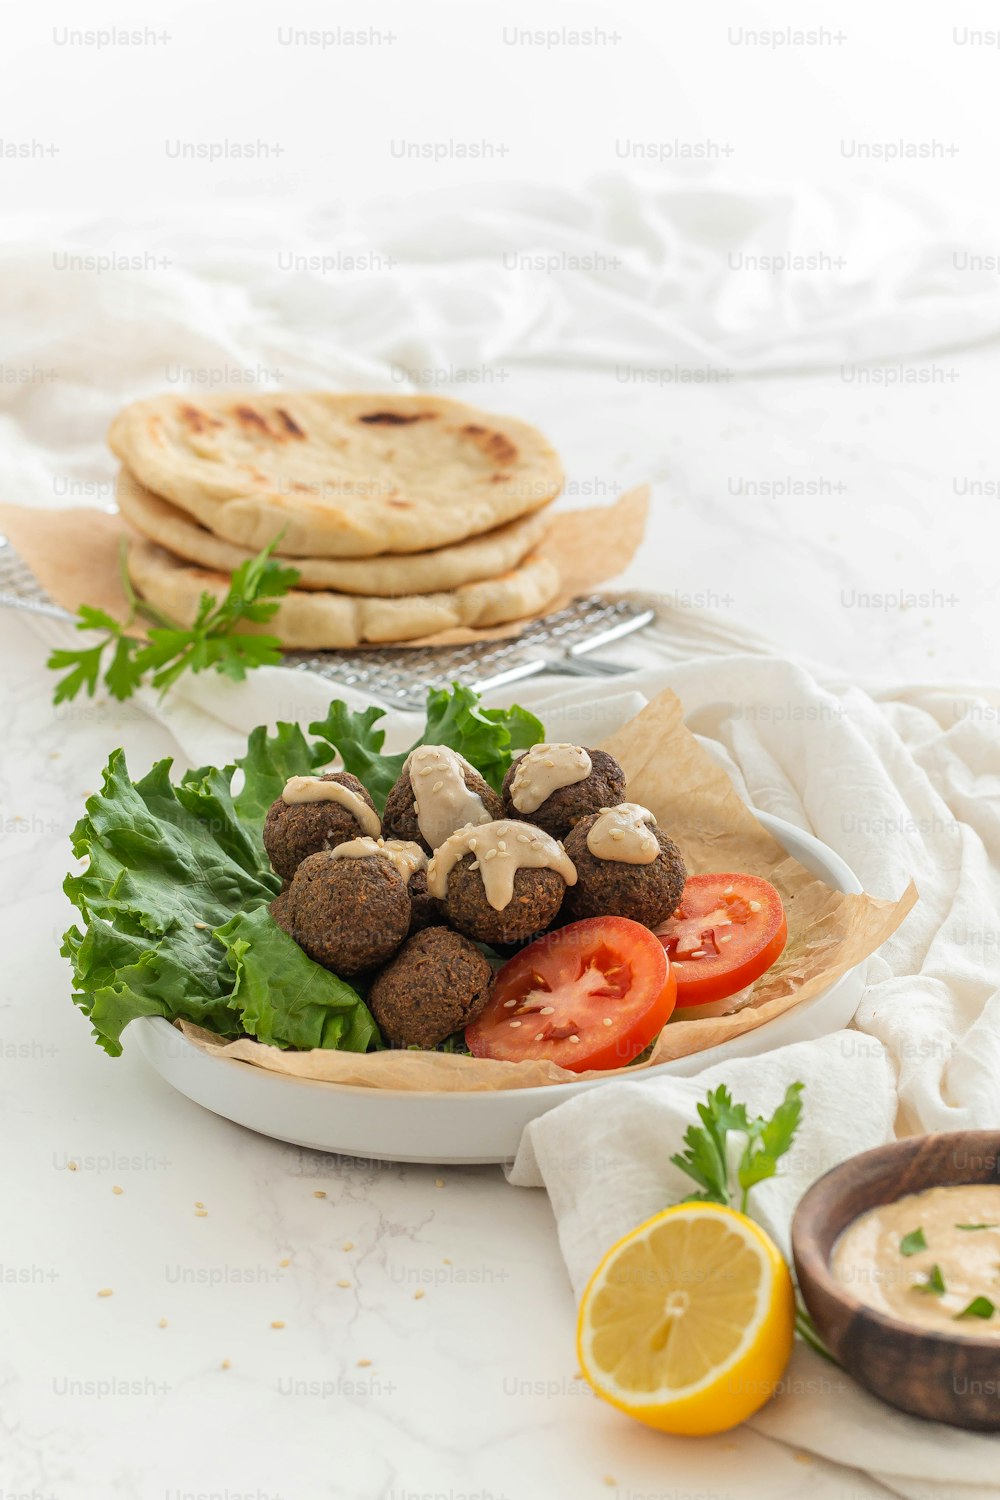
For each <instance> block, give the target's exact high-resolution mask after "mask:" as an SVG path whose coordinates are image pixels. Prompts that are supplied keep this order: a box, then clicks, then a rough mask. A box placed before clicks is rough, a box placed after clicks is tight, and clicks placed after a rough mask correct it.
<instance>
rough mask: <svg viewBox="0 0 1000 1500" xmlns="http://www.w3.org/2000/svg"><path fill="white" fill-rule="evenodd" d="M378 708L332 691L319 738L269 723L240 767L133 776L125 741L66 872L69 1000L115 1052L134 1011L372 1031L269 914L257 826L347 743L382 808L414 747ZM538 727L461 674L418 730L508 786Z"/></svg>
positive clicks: (356, 1033) (237, 1028) (281, 1039)
mask: <svg viewBox="0 0 1000 1500" xmlns="http://www.w3.org/2000/svg"><path fill="white" fill-rule="evenodd" d="M383 716H384V711H383V710H382V709H378V708H369V709H367V710H365V711H364V712H363V713H356V712H352V711H351V710H349V709H348V708H347V706H346V705H345V704H344V703H342V702H334V703H332V704H331V705H330V709H329V712H328V714H327V716H326V718H325V719H323V720H321V721H319V722H317V723H315V724H312V725H310V732H311V733H312V734H313V735H315V736H316V739H314V740H312V741H310V740H308V739H307V738H306V736H305V735H304V734H303V733H302V730H301V729H300V728H299V726H298V725H296V724H278V725H277V726H276V728H275V730H274V732H273V733H270V734H269V733H268V732H267V730H266V729H265V728H263V727H261V728H258V729H255V730H254V731H253V733H252V734H251V735H250V739H249V742H248V745H247V751H246V754H245V755H244V756H242V757H241V758H240V759H238V760H237V762H236V764H235V765H233V766H226V767H224V768H222V769H216V768H215V767H213V766H204V767H202V768H200V769H199V770H196V771H189V772H187V773H186V774H185V775H184V776H182V777H181V779H180V781H178V782H172V781H171V779H170V770H171V762H170V761H169V760H163V761H160V762H159V763H158V764H156V765H154V766H153V768H152V770H151V771H149V772H148V774H147V775H146V776H144V777H143V778H142V780H141V781H137V782H133V781H132V779H131V777H130V776H129V773H128V767H127V766H126V763H125V755H124V752H123V751H122V750H115V751H114V752H113V753H112V755H111V758H110V760H109V761H108V765H107V768H106V770H105V772H104V778H103V785H102V788H101V790H100V791H99V792H98V793H96V794H95V795H94V796H93V797H91V798H90V799H89V800H88V802H87V805H86V813H85V816H84V817H83V818H82V819H81V820H80V822H79V823H78V824H77V826H76V828H75V830H74V832H73V835H72V844H73V853H74V854H75V855H76V857H77V858H78V859H82V860H86V861H87V865H86V869H85V870H83V871H82V872H80V873H78V874H71V875H69V876H67V879H66V882H65V886H64V889H65V891H66V894H67V895H68V896H69V898H70V900H71V901H72V903H73V905H74V906H75V907H76V908H77V910H78V911H79V913H80V918H81V925H80V926H73V927H71V928H70V929H69V931H68V932H67V933H66V935H65V938H64V940H63V947H62V952H63V954H64V955H65V956H66V957H67V958H68V959H69V960H70V963H71V965H72V969H73V980H74V995H73V999H74V1001H75V1002H76V1004H77V1005H79V1006H80V1008H81V1010H82V1011H83V1012H84V1014H85V1015H86V1016H88V1018H89V1019H90V1022H91V1025H92V1027H93V1029H94V1035H95V1037H96V1040H97V1042H98V1043H99V1045H100V1046H102V1047H103V1048H104V1049H105V1050H106V1051H107V1052H109V1053H111V1054H112V1055H113V1056H117V1055H118V1054H119V1053H120V1052H121V1050H122V1048H121V1036H122V1032H123V1031H124V1029H125V1027H126V1026H127V1025H128V1023H129V1022H130V1021H131V1020H134V1019H135V1017H136V1016H163V1017H164V1018H165V1019H166V1020H169V1021H174V1020H187V1021H192V1022H194V1023H196V1024H197V1025H199V1026H203V1027H205V1028H206V1029H207V1030H209V1031H213V1032H215V1033H217V1034H218V1035H219V1036H222V1037H229V1038H232V1037H237V1036H244V1035H247V1036H253V1037H256V1038H258V1039H259V1040H260V1041H262V1042H267V1043H269V1044H271V1045H272V1046H278V1047H296V1048H306V1047H335V1048H341V1049H343V1050H347V1051H352V1052H364V1051H366V1050H368V1049H369V1048H370V1047H377V1046H378V1045H379V1041H380V1039H379V1035H378V1030H377V1028H376V1026H375V1023H374V1021H373V1020H372V1017H371V1015H370V1014H369V1012H368V1010H367V1008H366V1006H365V1004H364V1002H363V1001H362V999H361V997H360V996H359V995H358V994H357V992H356V991H355V990H354V989H353V988H352V987H351V986H350V985H349V984H347V983H346V982H345V981H344V980H342V979H339V978H338V977H337V976H336V975H334V974H331V973H329V971H328V970H326V969H324V968H322V967H321V966H320V965H318V964H316V963H314V962H313V960H312V959H311V958H309V957H308V956H307V955H306V954H305V953H304V952H303V951H302V949H301V948H299V946H298V945H297V944H296V943H295V942H293V941H292V939H291V938H289V937H288V936H287V935H286V934H285V933H284V932H283V931H282V930H281V929H280V928H279V927H278V926H277V924H276V923H275V922H274V920H273V918H272V917H271V915H270V912H269V910H268V906H269V904H270V902H271V901H272V900H273V898H274V896H275V895H276V894H277V891H278V889H279V887H280V881H279V880H278V878H277V876H275V875H274V874H273V872H272V871H271V869H270V866H269V864H268V861H267V856H266V854H265V852H264V846H263V842H262V838H261V831H262V828H263V824H264V818H265V816H266V814H267V810H268V808H269V807H270V805H271V803H272V802H273V801H274V800H275V798H277V797H278V796H280V794H281V791H282V788H283V787H284V785H285V782H286V781H287V779H288V777H289V776H296V775H308V774H310V773H311V772H315V771H316V770H318V769H319V768H320V767H321V766H324V765H328V764H329V763H330V762H331V761H332V760H333V759H334V757H335V756H336V755H338V754H339V756H340V758H341V761H342V763H343V765H344V766H345V767H346V768H347V769H348V770H349V771H352V772H353V773H354V774H355V775H357V776H359V777H360V779H361V780H362V781H363V782H364V783H365V785H366V786H367V787H368V789H369V791H370V792H371V795H372V798H373V800H374V801H375V803H376V805H377V806H378V808H379V810H380V811H381V809H382V808H383V807H384V805H385V799H386V796H387V794H388V792H389V789H390V787H391V786H392V783H393V782H394V781H395V779H396V777H397V776H398V774H399V771H400V769H401V767H402V764H403V761H404V760H405V758H406V754H407V752H406V751H403V752H401V753H399V754H396V755H384V754H383V753H382V745H383V742H384V739H385V735H384V732H383V731H382V730H381V729H379V728H378V727H377V725H378V721H379V720H380V719H381V718H382V717H383ZM542 737H543V730H542V726H541V724H540V723H539V722H538V720H537V719H535V718H534V717H533V716H532V715H531V714H528V713H526V712H525V710H523V709H520V708H516V707H515V708H512V709H509V710H507V709H498V710H494V709H489V710H484V709H482V708H481V707H480V706H479V700H478V697H477V695H476V694H475V693H473V692H471V691H470V690H469V689H467V688H460V687H457V686H456V687H455V689H454V690H453V691H451V692H443V691H441V692H436V691H432V692H431V693H430V694H429V695H428V708H427V725H426V728H425V730H424V733H423V735H422V736H421V737H420V739H419V740H418V741H417V743H418V744H441V745H450V746H451V747H452V748H453V749H456V750H458V751H459V752H460V753H461V754H462V755H464V756H465V758H466V759H467V760H469V761H470V762H471V763H472V764H473V765H474V766H476V768H477V769H478V770H479V771H480V773H481V774H482V775H483V776H484V777H485V778H486V780H487V781H489V782H490V784H491V785H492V786H494V787H499V785H500V783H501V782H502V780H503V777H504V775H505V773H506V771H507V768H508V767H509V766H510V763H511V759H512V757H513V753H514V751H515V750H518V749H524V748H527V747H528V746H529V745H532V744H535V743H537V742H538V741H539V740H540V739H541V738H542ZM234 786H236V787H237V788H238V789H237V790H236V791H235V792H234V791H233V788H234Z"/></svg>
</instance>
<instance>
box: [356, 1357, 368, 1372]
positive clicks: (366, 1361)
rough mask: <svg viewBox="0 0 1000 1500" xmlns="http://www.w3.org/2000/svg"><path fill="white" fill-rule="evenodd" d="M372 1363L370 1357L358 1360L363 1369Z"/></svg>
mask: <svg viewBox="0 0 1000 1500" xmlns="http://www.w3.org/2000/svg"><path fill="white" fill-rule="evenodd" d="M370 1364H371V1360H370V1359H359V1360H358V1366H359V1368H360V1369H362V1370H367V1368H368V1366H369V1365H370Z"/></svg>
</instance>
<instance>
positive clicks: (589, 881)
mask: <svg viewBox="0 0 1000 1500" xmlns="http://www.w3.org/2000/svg"><path fill="white" fill-rule="evenodd" d="M597 818H598V814H597V813H594V814H592V815H591V816H590V817H587V818H582V819H581V820H580V822H579V823H577V825H576V827H575V828H574V829H573V831H572V833H571V834H570V835H569V837H568V838H567V839H566V853H567V854H568V855H569V857H570V859H571V860H572V861H573V863H574V864H575V865H576V885H574V886H571V887H570V889H569V890H568V891H567V892H566V902H565V907H564V913H563V914H564V915H565V916H566V917H567V918H568V919H569V920H570V921H573V922H576V921H579V920H580V919H581V918H583V917H631V919H632V921H633V922H641V923H642V925H643V926H644V927H651V928H652V927H658V926H659V924H660V923H661V922H665V921H666V920H667V918H668V917H669V916H672V914H673V913H674V911H676V909H677V907H678V905H679V904H680V899H681V894H682V892H683V890H684V882H685V880H686V879H687V871H686V870H685V868H684V861H683V859H682V858H681V852H680V850H679V849H678V847H677V845H676V844H675V843H674V841H673V839H668V838H667V835H666V834H665V833H661V831H660V830H659V828H657V827H655V826H651V827H650V830H649V831H650V833H652V834H654V835H655V836H656V842H657V843H658V844H659V846H660V852H659V854H658V855H657V856H656V858H655V859H654V860H652V861H651V863H650V864H648V865H630V864H625V863H624V862H623V861H621V860H617V859H599V858H598V857H597V855H596V854H591V852H590V850H589V849H588V847H587V835H588V834H589V832H590V830H591V829H592V828H593V826H594V824H595V823H596V822H597Z"/></svg>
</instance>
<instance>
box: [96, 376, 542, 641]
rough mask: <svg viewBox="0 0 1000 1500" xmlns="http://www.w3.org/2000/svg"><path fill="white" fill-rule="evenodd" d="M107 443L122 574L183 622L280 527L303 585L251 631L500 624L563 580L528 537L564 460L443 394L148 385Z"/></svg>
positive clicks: (355, 636) (522, 431) (322, 633)
mask: <svg viewBox="0 0 1000 1500" xmlns="http://www.w3.org/2000/svg"><path fill="white" fill-rule="evenodd" d="M108 441H109V443H110V445H111V448H112V450H113V451H114V453H115V454H116V455H117V456H118V458H119V459H120V460H121V462H122V465H123V468H122V472H121V475H120V478H119V484H118V504H119V509H120V510H121V513H122V516H123V517H124V518H125V520H126V521H128V522H129V524H130V526H131V527H132V528H133V529H134V531H136V532H138V533H139V539H138V540H134V541H133V542H132V543H131V544H130V548H129V554H128V567H129V573H130V575H131V578H132V582H133V584H134V585H135V588H136V589H137V591H138V593H139V594H140V595H141V596H142V597H143V598H144V599H146V600H148V602H149V603H150V604H152V605H155V606H156V608H157V609H159V610H160V611H162V613H163V614H165V615H167V616H169V618H170V619H172V620H175V621H176V622H178V623H179V624H182V625H189V624H190V623H191V621H192V620H193V618H194V615H195V612H196V610H197V608H198V603H199V600H200V597H201V595H202V594H203V593H204V592H206V591H207V592H209V593H212V594H215V595H217V596H219V597H221V596H222V595H223V594H224V593H225V592H226V590H227V589H228V588H229V584H230V575H231V574H232V572H233V570H234V569H235V568H237V567H238V566H239V565H240V563H242V562H245V561H246V559H247V558H249V557H252V556H253V555H254V553H256V552H258V551H259V550H260V549H261V548H262V547H264V546H266V545H267V544H268V543H270V542H272V541H274V539H275V538H276V537H277V538H279V540H278V542H277V546H276V552H277V555H278V556H280V557H281V558H283V559H286V560H287V561H288V562H289V563H290V564H291V565H292V566H293V567H295V568H297V569H298V572H299V581H298V584H297V585H296V587H295V588H294V589H293V590H292V591H291V592H290V593H288V594H287V595H285V596H284V598H282V600H281V602H280V604H279V606H278V611H277V614H276V615H275V616H274V618H273V619H272V620H270V621H269V622H268V623H267V625H266V626H261V627H260V628H261V629H263V630H266V631H267V632H268V633H270V634H274V635H277V636H278V637H279V639H280V640H281V641H282V644H283V645H285V646H288V647H302V648H311V649H319V648H338V647H348V646H357V645H362V644H364V643H366V642H367V643H371V644H386V643H389V642H393V641H409V640H415V639H419V638H423V637H427V636H434V635H437V634H438V633H440V632H442V631H449V630H455V629H457V628H472V629H478V628H487V627H495V626H501V625H504V624H506V623H507V622H509V621H512V620H518V619H521V618H522V617H526V616H531V615H536V614H538V613H539V612H540V611H542V610H544V608H545V607H546V606H547V605H548V604H550V603H551V602H552V601H553V600H554V599H555V598H556V597H557V595H558V594H559V592H560V578H559V572H558V569H557V567H556V565H555V563H554V561H553V560H552V558H551V557H550V556H543V555H542V554H541V553H540V551H539V545H540V543H541V542H542V539H543V537H544V535H545V532H546V529H547V516H546V514H545V507H547V506H548V505H549V504H550V502H551V501H552V500H554V499H555V497H556V495H557V494H558V493H559V491H560V489H561V488H562V482H563V474H562V466H561V464H560V462H559V458H558V456H557V455H556V453H555V452H554V451H553V449H552V448H551V447H550V446H549V444H548V443H547V442H546V441H545V439H544V437H543V436H542V434H541V433H540V432H538V431H536V429H535V428H533V427H530V426H529V425H528V424H527V423H525V422H520V421H516V420H514V419H513V418H509V417H497V416H494V415H492V414H491V413H486V412H482V411H478V410H477V409H476V408H475V407H471V406H465V405H463V404H462V403H461V402H458V401H451V400H446V399H443V398H441V397H437V396H402V395H370V396H365V395H332V394H327V393H319V394H308V395H304V394H289V395H283V394H274V395H258V396H253V397H248V396H240V395H214V396H208V397H204V398H195V397H189V396H158V397H155V398H154V399H151V400H147V401H137V402H135V403H134V404H133V405H131V406H128V407H126V408H125V410H124V411H123V412H122V413H121V415H120V416H119V417H118V418H117V419H116V420H115V422H114V424H113V426H112V428H111V432H110V434H109V439H108Z"/></svg>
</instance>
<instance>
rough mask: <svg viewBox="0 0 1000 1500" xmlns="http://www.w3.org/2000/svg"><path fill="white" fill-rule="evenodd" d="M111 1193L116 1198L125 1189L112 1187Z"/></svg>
mask: <svg viewBox="0 0 1000 1500" xmlns="http://www.w3.org/2000/svg"><path fill="white" fill-rule="evenodd" d="M111 1191H112V1192H113V1193H114V1194H115V1196H116V1197H118V1196H120V1195H121V1194H122V1193H123V1192H124V1191H125V1189H124V1188H120V1187H113V1188H112V1189H111Z"/></svg>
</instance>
